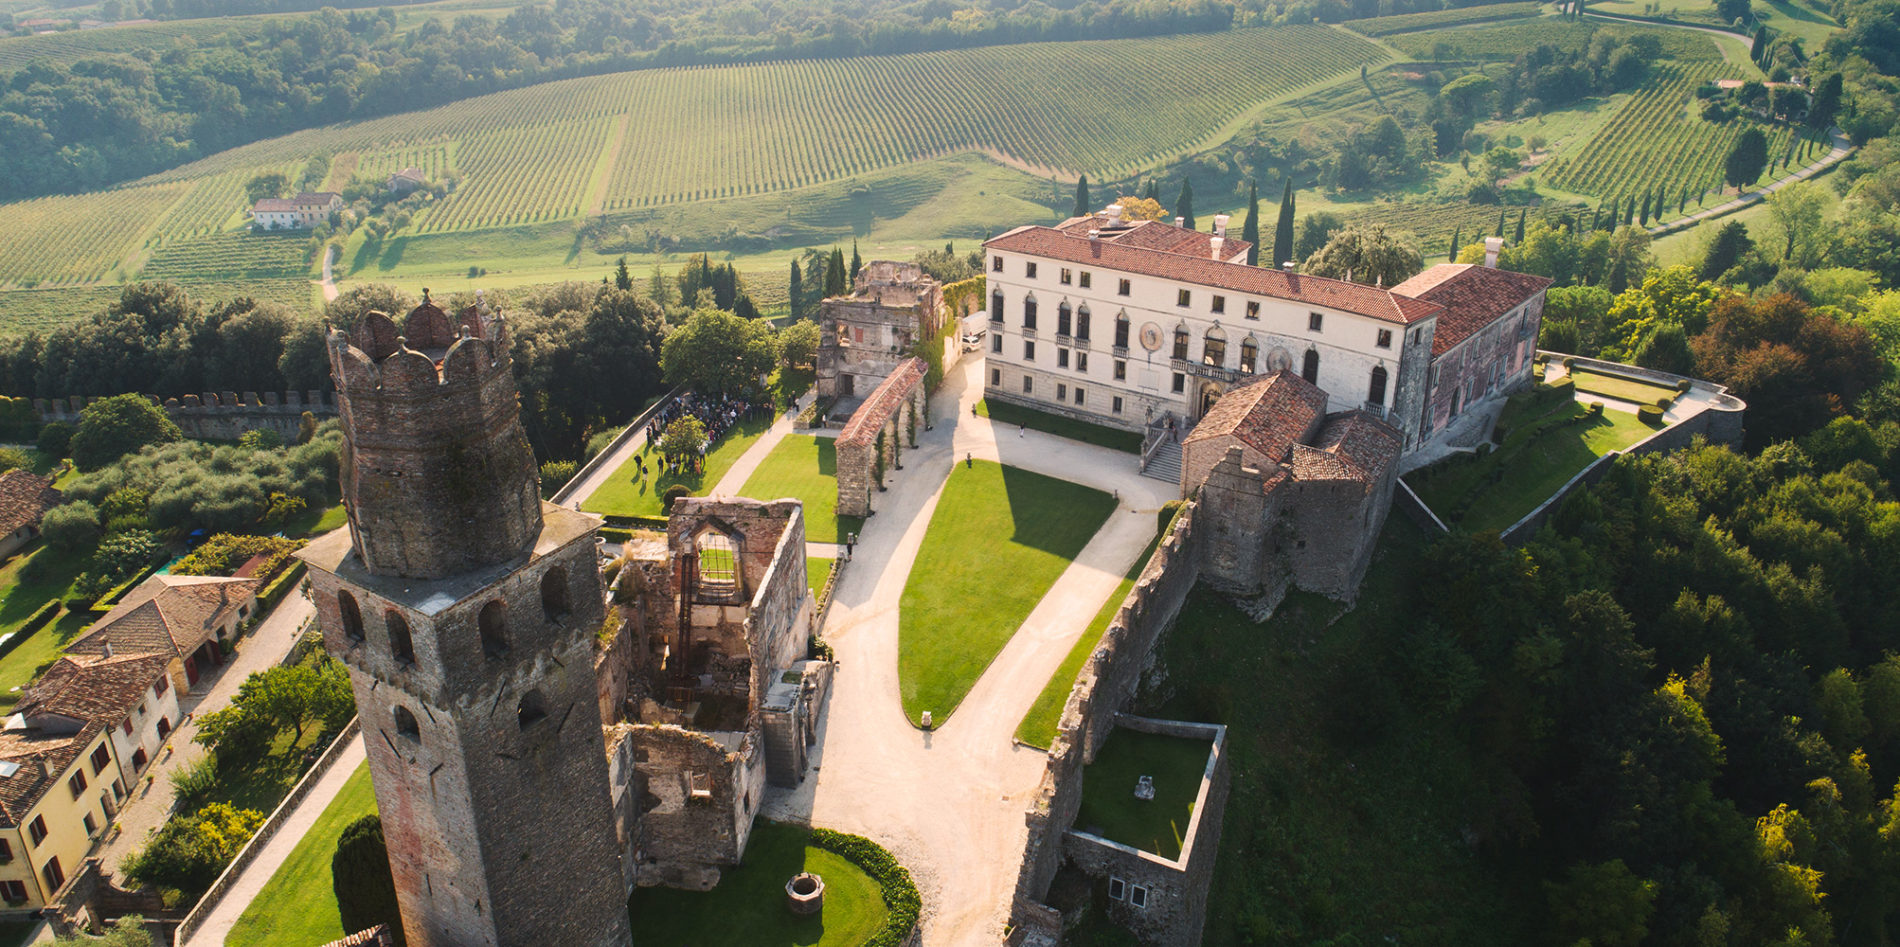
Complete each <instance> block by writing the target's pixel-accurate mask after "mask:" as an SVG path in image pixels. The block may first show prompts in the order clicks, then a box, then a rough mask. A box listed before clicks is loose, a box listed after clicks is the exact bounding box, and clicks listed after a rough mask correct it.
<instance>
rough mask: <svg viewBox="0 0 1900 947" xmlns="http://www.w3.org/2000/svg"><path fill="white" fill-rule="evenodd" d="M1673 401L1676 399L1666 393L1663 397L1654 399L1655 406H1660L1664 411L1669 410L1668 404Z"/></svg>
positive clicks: (1671, 403)
mask: <svg viewBox="0 0 1900 947" xmlns="http://www.w3.org/2000/svg"><path fill="white" fill-rule="evenodd" d="M1675 403H1676V399H1674V398H1671V397H1668V396H1666V395H1665V396H1664V397H1661V398H1657V399H1656V407H1658V408H1661V409H1663V410H1664V411H1667V410H1669V406H1670V405H1673V404H1675Z"/></svg>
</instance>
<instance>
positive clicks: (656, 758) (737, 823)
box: [624, 724, 765, 891]
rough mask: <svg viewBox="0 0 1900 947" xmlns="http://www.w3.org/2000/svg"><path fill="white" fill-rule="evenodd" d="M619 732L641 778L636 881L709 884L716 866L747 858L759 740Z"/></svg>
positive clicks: (760, 785)
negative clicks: (622, 735) (621, 733)
mask: <svg viewBox="0 0 1900 947" xmlns="http://www.w3.org/2000/svg"><path fill="white" fill-rule="evenodd" d="M624 733H625V734H626V736H625V739H627V740H629V741H630V742H631V752H632V757H633V763H632V766H633V770H634V772H635V773H637V774H639V777H640V779H639V780H638V782H643V783H644V787H643V790H642V792H641V797H640V800H639V804H638V810H639V812H638V820H637V828H636V829H635V833H634V834H635V846H634V848H635V853H636V854H635V858H636V865H635V871H636V877H637V880H638V883H639V884H640V885H642V886H650V885H666V886H668V887H675V888H690V889H693V890H700V891H704V890H708V889H710V888H711V887H712V886H713V885H715V884H717V883H718V881H719V868H720V867H721V866H726V865H736V864H738V863H739V861H740V859H741V858H742V857H743V856H744V854H745V845H746V839H747V838H748V837H749V836H750V835H751V831H752V818H753V815H754V814H755V813H756V812H757V811H758V807H759V803H760V801H761V800H762V799H763V797H764V792H765V765H764V755H763V753H762V752H761V750H760V748H759V745H758V740H757V738H756V737H754V736H753V735H751V734H747V733H743V732H733V731H721V732H718V733H702V732H699V731H696V730H687V729H683V728H680V727H673V726H652V725H644V724H637V725H636V724H629V725H627V726H626V727H625V728H624ZM630 782H631V780H630Z"/></svg>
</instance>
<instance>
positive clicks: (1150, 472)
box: [1141, 440, 1181, 483]
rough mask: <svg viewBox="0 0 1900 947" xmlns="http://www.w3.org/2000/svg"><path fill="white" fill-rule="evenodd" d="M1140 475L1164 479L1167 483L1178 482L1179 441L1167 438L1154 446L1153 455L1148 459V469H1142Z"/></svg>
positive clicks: (1179, 469)
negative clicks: (1166, 440)
mask: <svg viewBox="0 0 1900 947" xmlns="http://www.w3.org/2000/svg"><path fill="white" fill-rule="evenodd" d="M1141 475H1142V476H1144V477H1153V478H1155V479H1156V480H1166V481H1167V482H1169V483H1180V482H1181V443H1180V442H1179V441H1175V440H1169V441H1168V442H1167V443H1165V444H1162V445H1161V446H1160V447H1157V448H1155V453H1154V457H1152V458H1150V459H1149V461H1148V469H1146V470H1143V471H1142V472H1141Z"/></svg>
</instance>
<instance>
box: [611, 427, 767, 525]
mask: <svg viewBox="0 0 1900 947" xmlns="http://www.w3.org/2000/svg"><path fill="white" fill-rule="evenodd" d="M772 421H773V419H772V418H770V417H765V416H758V417H751V418H746V419H744V420H742V421H740V422H739V423H738V424H735V425H733V426H732V429H731V430H729V431H727V432H726V436H725V437H722V438H720V439H719V442H718V443H716V444H714V445H713V446H712V449H711V450H709V451H707V452H706V463H705V465H704V470H703V471H702V472H699V473H690V472H689V473H662V472H661V471H660V468H661V458H660V452H659V450H658V448H657V447H644V446H643V447H641V448H640V450H639V451H638V452H636V453H635V454H634V455H633V456H632V457H629V458H627V462H626V463H624V464H621V465H620V469H618V470H616V471H614V473H613V476H612V477H610V478H608V480H607V482H606V483H604V484H601V486H600V489H598V490H595V491H594V492H593V494H592V495H590V496H589V497H588V498H587V499H585V500H583V501H581V509H583V510H586V511H587V512H589V513H600V514H602V515H606V516H664V515H666V510H665V509H664V508H663V507H662V506H661V503H662V502H663V499H662V498H663V497H664V496H665V494H666V488H668V487H671V486H673V485H674V484H685V486H686V488H687V489H688V490H691V491H693V493H694V495H696V496H704V495H705V493H706V491H708V490H710V489H712V488H713V486H714V485H715V484H717V483H718V482H719V478H721V477H723V476H725V475H726V471H728V470H730V469H732V465H733V462H734V461H737V460H738V459H739V455H741V454H744V453H745V452H746V448H748V447H751V446H752V442H753V441H756V440H758V439H759V436H760V435H762V434H764V433H765V431H766V429H767V428H769V427H771V426H772ZM642 459H645V461H646V465H647V474H646V476H644V477H642V476H640V466H639V461H640V460H642Z"/></svg>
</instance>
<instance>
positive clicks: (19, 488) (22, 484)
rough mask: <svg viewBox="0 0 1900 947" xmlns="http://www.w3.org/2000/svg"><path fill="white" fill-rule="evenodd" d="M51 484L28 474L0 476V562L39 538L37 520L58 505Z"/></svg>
mask: <svg viewBox="0 0 1900 947" xmlns="http://www.w3.org/2000/svg"><path fill="white" fill-rule="evenodd" d="M60 499H61V498H60V494H59V491H58V490H55V489H53V481H51V480H48V479H46V478H45V477H41V476H39V475H37V474H34V473H33V472H32V471H30V470H9V471H7V472H6V473H4V474H0V559H5V558H6V557H8V556H11V555H13V554H14V553H15V552H18V551H19V550H20V547H22V546H25V545H26V544H27V543H30V542H32V541H33V539H34V538H35V537H37V536H38V535H39V534H40V518H41V517H43V516H45V515H46V511H47V510H50V509H52V508H53V507H56V506H58V505H59V504H60Z"/></svg>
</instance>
